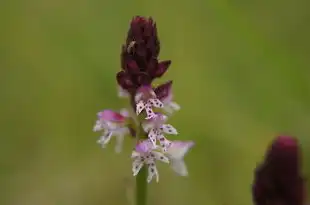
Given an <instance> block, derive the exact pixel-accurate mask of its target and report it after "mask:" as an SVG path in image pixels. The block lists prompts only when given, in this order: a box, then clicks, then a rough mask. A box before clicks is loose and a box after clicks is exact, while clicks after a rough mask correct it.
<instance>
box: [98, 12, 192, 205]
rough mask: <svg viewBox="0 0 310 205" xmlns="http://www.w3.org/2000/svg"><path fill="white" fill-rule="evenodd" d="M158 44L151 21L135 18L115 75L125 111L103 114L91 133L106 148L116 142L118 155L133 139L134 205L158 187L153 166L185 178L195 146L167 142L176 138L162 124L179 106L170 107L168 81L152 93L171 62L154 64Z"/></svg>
mask: <svg viewBox="0 0 310 205" xmlns="http://www.w3.org/2000/svg"><path fill="white" fill-rule="evenodd" d="M159 52H160V43H159V39H158V36H157V28H156V23H155V22H154V21H153V19H152V18H144V17H140V16H137V17H134V18H133V19H132V21H131V24H130V28H129V31H128V34H127V39H126V43H125V44H124V45H123V46H122V50H121V67H122V70H121V71H120V72H118V73H117V75H116V79H117V82H118V85H119V87H118V88H119V93H118V95H119V97H122V98H128V102H129V103H128V104H129V107H130V109H129V110H128V109H122V110H120V111H113V110H103V111H101V112H99V113H98V114H97V117H98V119H97V121H96V124H95V126H94V131H96V132H97V131H100V132H102V136H101V137H100V138H99V140H98V141H97V142H98V143H99V144H101V146H102V147H105V146H106V145H107V144H108V143H109V142H110V139H111V138H112V137H115V138H116V146H115V151H116V152H121V149H122V144H123V140H124V137H125V136H130V135H131V136H133V137H134V138H135V139H136V145H135V147H134V150H133V151H132V154H131V158H132V160H133V162H132V173H133V176H136V205H146V204H147V184H148V183H150V182H151V181H152V179H153V178H155V179H156V181H157V182H158V181H159V174H158V170H157V167H156V163H157V162H158V161H160V162H162V163H166V164H170V165H171V167H172V169H173V170H174V171H175V172H176V173H177V174H179V175H181V176H187V175H188V172H187V168H186V165H185V163H184V160H183V158H184V156H185V154H186V153H187V152H188V150H189V149H190V148H191V147H192V146H193V145H194V143H193V142H192V141H177V140H168V139H167V138H166V135H177V134H178V132H177V130H176V128H174V127H173V126H172V125H170V124H167V123H166V122H167V120H168V118H169V117H168V116H170V115H171V114H172V113H173V112H175V111H178V110H179V109H180V106H179V105H178V104H177V103H175V102H174V101H173V94H172V89H171V88H172V81H168V82H166V83H164V84H162V85H159V86H157V87H154V86H153V85H152V83H153V81H154V80H155V79H156V78H160V77H161V76H163V75H164V74H165V73H166V71H167V70H168V68H169V66H170V64H171V61H170V60H166V61H159V60H158V56H159Z"/></svg>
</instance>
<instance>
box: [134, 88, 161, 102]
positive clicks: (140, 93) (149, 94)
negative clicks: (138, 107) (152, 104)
mask: <svg viewBox="0 0 310 205" xmlns="http://www.w3.org/2000/svg"><path fill="white" fill-rule="evenodd" d="M155 97H156V94H155V92H154V91H153V89H152V87H151V86H148V85H145V86H141V87H139V88H138V90H137V92H136V95H135V102H136V103H137V102H139V101H140V100H144V101H147V100H148V99H150V98H155Z"/></svg>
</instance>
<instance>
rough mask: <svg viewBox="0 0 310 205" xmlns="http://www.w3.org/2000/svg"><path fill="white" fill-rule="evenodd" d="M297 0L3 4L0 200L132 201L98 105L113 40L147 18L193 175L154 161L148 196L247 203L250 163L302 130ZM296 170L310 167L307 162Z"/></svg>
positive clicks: (123, 159)
mask: <svg viewBox="0 0 310 205" xmlns="http://www.w3.org/2000/svg"><path fill="white" fill-rule="evenodd" d="M309 4H310V3H309V2H308V1H306V0H296V1H289V0H284V1H280V0H271V1H269V0H254V1H245V0H237V1H229V0H210V1H207V0H193V1H185V0H181V1H176V0H171V1H164V0H158V1H149V0H145V1H142V0H139V1H138V0H137V1H119V0H114V1H104V0H103V1H99V0H77V1H73V0H64V1H61V0H53V1H52V0H40V1H39V0H27V1H26V0H2V1H1V2H0V31H1V32H0V39H1V40H0V85H1V86H0V96H1V101H0V113H1V115H0V128H1V129H0V134H1V145H0V188H1V190H0V193H1V194H0V204H3V205H73V204H74V205H85V204H87V205H88V204H92V205H121V204H124V205H126V204H129V205H130V204H131V201H132V200H133V199H132V192H133V185H134V178H133V177H132V176H131V164H130V162H131V161H130V159H129V155H130V152H131V149H132V145H133V142H132V141H131V140H130V139H129V138H128V139H127V141H126V147H125V150H124V152H123V153H122V154H120V155H116V154H114V152H113V145H111V146H109V147H108V148H107V149H105V150H102V149H100V146H99V145H97V144H96V140H97V138H98V134H97V133H92V126H93V124H94V121H95V118H96V115H95V114H96V112H97V111H99V110H101V109H104V108H112V109H119V108H121V107H122V106H125V105H126V101H123V100H120V99H118V98H117V95H116V82H115V73H116V72H117V71H118V70H119V69H120V59H119V55H120V47H121V44H122V42H123V41H124V38H125V35H126V31H127V29H128V23H129V21H130V19H131V17H132V16H133V15H137V14H139V15H147V16H153V17H154V18H155V19H156V21H157V22H158V29H159V35H160V39H161V43H162V50H161V59H171V60H172V62H173V64H172V66H171V69H170V70H169V72H168V74H167V75H166V76H165V78H164V79H161V80H159V81H157V82H158V83H160V82H164V80H167V79H173V80H174V92H175V96H176V100H177V102H178V103H179V104H181V106H182V109H181V111H180V112H178V113H176V114H175V115H174V116H173V117H172V118H171V123H172V124H173V125H174V126H175V127H177V128H178V129H179V132H180V136H179V138H181V139H184V140H185V139H193V140H195V142H196V146H195V148H194V149H193V150H192V151H191V152H190V153H189V155H188V156H187V157H186V161H187V164H188V168H189V172H190V176H189V177H187V178H182V177H178V176H175V175H174V173H172V171H171V170H170V169H169V167H167V166H162V165H160V166H159V169H160V183H159V184H156V183H152V184H150V185H149V187H150V188H149V189H150V193H149V205H176V204H178V205H188V204H206V205H248V204H251V195H250V189H251V180H252V174H253V169H254V168H255V166H256V164H257V162H259V161H260V160H261V158H262V156H263V154H264V151H265V149H266V145H267V144H268V143H269V142H270V140H271V139H272V138H273V137H274V136H276V135H278V134H289V135H294V136H298V137H299V138H300V140H301V142H302V145H303V149H304V153H305V155H309V154H310V153H307V152H308V151H307V150H309V143H310V140H309V134H310V126H309V122H310V107H309V104H310V83H309V79H310V77H309V74H310V71H309V54H310V43H309V36H310V29H309V21H310V13H309V12H308V8H309ZM305 165H306V166H305V168H306V169H305V172H306V173H309V174H310V170H309V166H310V164H309V163H308V164H307V161H306V160H305Z"/></svg>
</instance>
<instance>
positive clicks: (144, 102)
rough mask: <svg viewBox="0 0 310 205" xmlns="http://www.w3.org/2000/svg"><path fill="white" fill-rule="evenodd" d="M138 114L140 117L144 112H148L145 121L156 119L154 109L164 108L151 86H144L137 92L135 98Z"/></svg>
mask: <svg viewBox="0 0 310 205" xmlns="http://www.w3.org/2000/svg"><path fill="white" fill-rule="evenodd" d="M135 102H136V114H137V115H139V114H140V113H141V112H142V111H143V110H145V112H146V118H145V119H151V118H153V117H155V113H154V111H153V107H157V108H163V106H164V105H163V103H162V102H161V101H160V100H159V99H157V97H156V94H155V92H154V91H153V89H152V88H151V87H150V86H142V87H140V88H139V89H138V90H137V94H136V96H135Z"/></svg>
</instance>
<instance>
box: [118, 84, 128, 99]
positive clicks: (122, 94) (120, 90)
mask: <svg viewBox="0 0 310 205" xmlns="http://www.w3.org/2000/svg"><path fill="white" fill-rule="evenodd" d="M118 97H120V98H126V97H129V93H128V92H127V91H126V90H124V89H123V88H122V87H120V86H119V87H118Z"/></svg>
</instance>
